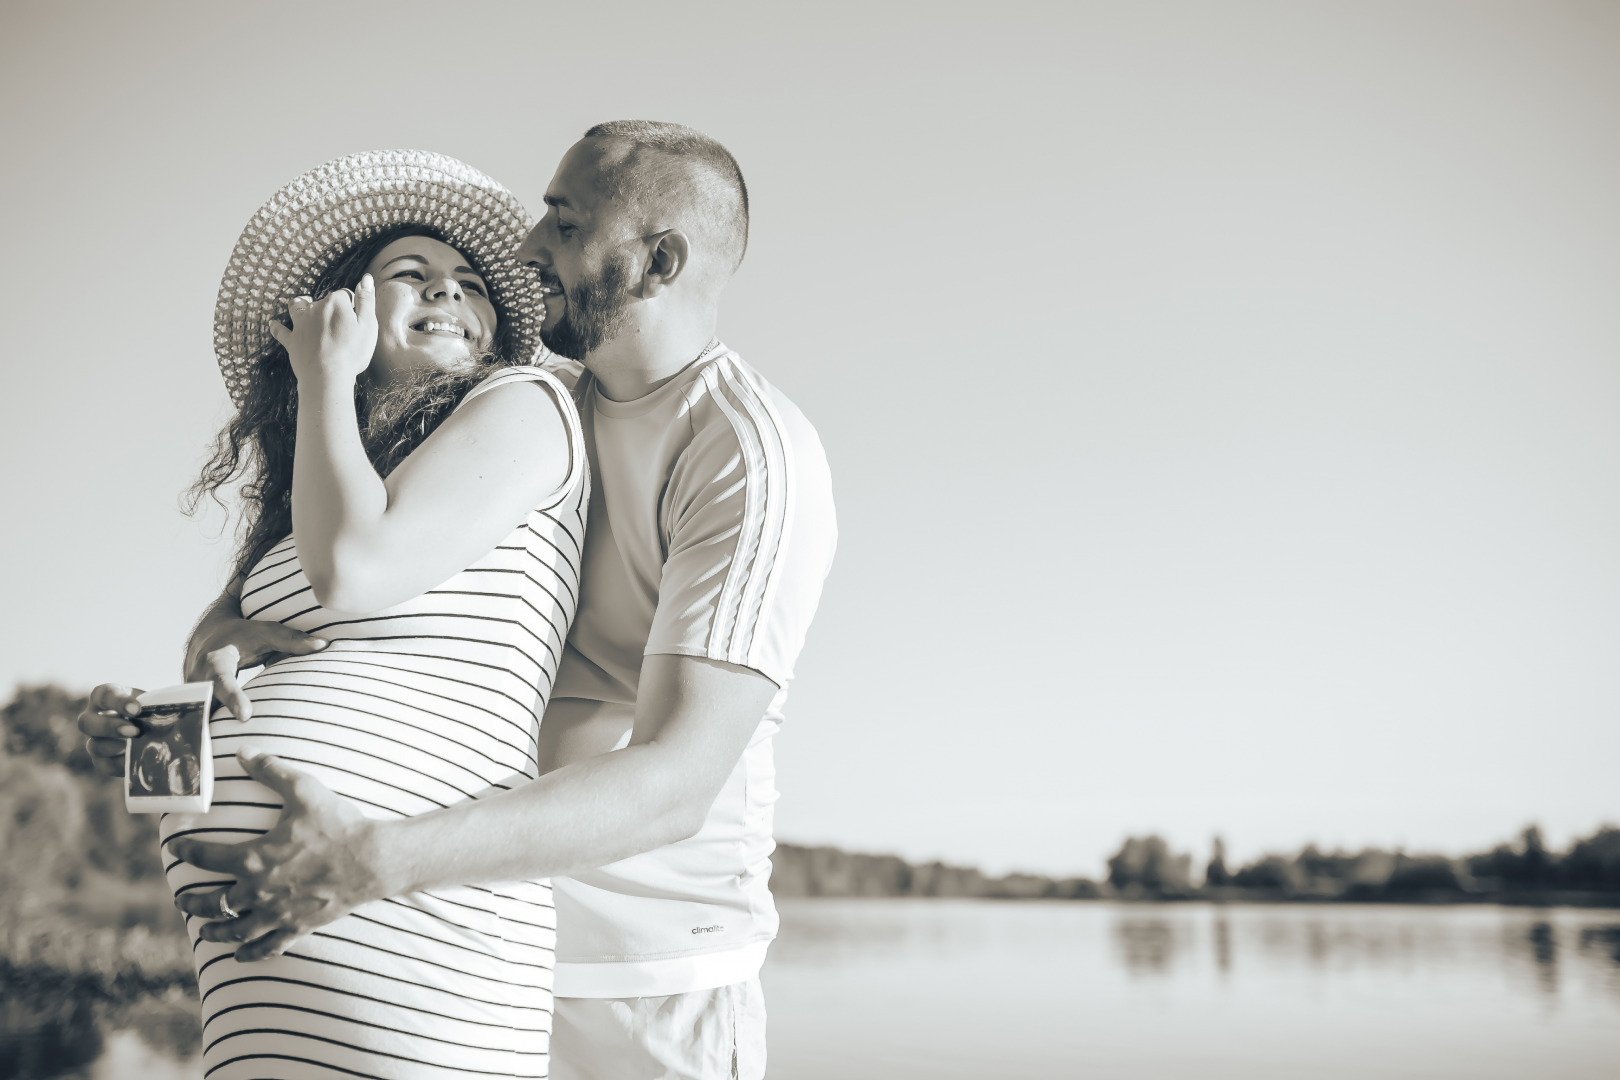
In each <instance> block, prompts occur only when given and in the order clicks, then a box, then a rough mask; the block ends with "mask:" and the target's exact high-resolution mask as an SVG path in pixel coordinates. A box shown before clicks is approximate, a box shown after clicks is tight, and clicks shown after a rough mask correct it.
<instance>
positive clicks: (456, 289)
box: [423, 278, 462, 300]
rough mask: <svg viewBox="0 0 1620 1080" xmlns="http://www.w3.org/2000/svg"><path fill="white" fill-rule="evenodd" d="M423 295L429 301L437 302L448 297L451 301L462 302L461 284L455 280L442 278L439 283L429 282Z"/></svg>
mask: <svg viewBox="0 0 1620 1080" xmlns="http://www.w3.org/2000/svg"><path fill="white" fill-rule="evenodd" d="M423 294H424V295H425V296H426V297H427V298H428V299H429V300H437V299H439V297H441V296H443V297H448V298H449V299H451V300H460V299H461V298H462V296H461V283H460V282H459V281H457V280H456V279H455V278H440V279H439V280H437V281H430V282H428V284H427V288H426V289H424V290H423Z"/></svg>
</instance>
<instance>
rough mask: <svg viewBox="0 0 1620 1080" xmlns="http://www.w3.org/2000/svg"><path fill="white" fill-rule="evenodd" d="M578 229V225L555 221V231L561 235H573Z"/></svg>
mask: <svg viewBox="0 0 1620 1080" xmlns="http://www.w3.org/2000/svg"><path fill="white" fill-rule="evenodd" d="M578 231H579V226H577V225H570V224H568V222H566V221H559V222H557V232H558V233H559V234H560V235H562V236H573V235H574V234H575V233H577V232H578Z"/></svg>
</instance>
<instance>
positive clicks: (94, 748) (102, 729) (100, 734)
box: [79, 683, 141, 776]
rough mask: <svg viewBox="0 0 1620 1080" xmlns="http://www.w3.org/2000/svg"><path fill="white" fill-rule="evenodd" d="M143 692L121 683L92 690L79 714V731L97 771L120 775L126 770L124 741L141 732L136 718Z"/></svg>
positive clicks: (106, 684) (109, 684) (104, 685)
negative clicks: (136, 696) (139, 696)
mask: <svg viewBox="0 0 1620 1080" xmlns="http://www.w3.org/2000/svg"><path fill="white" fill-rule="evenodd" d="M138 693H139V691H138V690H135V689H134V688H132V687H128V686H121V685H119V684H117V683H102V684H101V685H100V686H98V687H96V688H95V689H94V690H92V691H90V700H89V701H88V702H86V703H85V707H84V711H83V712H81V713H80V714H79V730H80V731H82V732H83V733H84V735H85V740H84V747H85V749H86V750H87V751H89V753H90V762H91V764H92V765H94V766H95V768H96V771H97V772H99V773H102V774H103V775H106V776H119V775H122V773H123V771H124V748H125V743H124V740H126V739H132V738H134V737H135V736H137V735H139V734H140V733H141V729H140V725H138V724H137V723H135V721H134V720H133V719H132V717H134V716H135V715H136V714H137V713H139V712H140V711H141V705H140V702H138V701H136V700H135V695H136V694H138Z"/></svg>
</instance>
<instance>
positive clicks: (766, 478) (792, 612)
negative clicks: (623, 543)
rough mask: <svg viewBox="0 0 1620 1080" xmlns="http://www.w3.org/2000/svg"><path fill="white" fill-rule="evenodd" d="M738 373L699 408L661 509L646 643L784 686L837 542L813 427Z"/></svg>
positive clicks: (718, 383)
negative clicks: (661, 548) (658, 570)
mask: <svg viewBox="0 0 1620 1080" xmlns="http://www.w3.org/2000/svg"><path fill="white" fill-rule="evenodd" d="M772 398H773V396H772V395H770V392H769V390H767V389H765V388H763V387H761V386H759V385H758V384H756V383H754V382H753V381H752V380H749V379H747V378H746V376H741V375H740V373H733V374H732V376H731V377H729V378H726V377H720V378H718V379H717V380H716V385H715V386H713V387H712V389H711V392H710V394H709V395H708V396H707V397H706V398H705V399H704V400H703V401H701V402H700V403H698V404H697V405H696V406H695V407H694V409H693V411H692V414H691V419H692V424H693V438H692V442H691V443H690V444H689V445H688V447H687V448H686V450H685V451H684V452H683V453H682V454H681V456H680V458H679V459H678V460H677V462H676V465H675V469H674V471H673V473H672V474H671V476H670V483H669V487H668V489H667V490H666V492H665V497H664V500H663V505H662V507H661V511H660V517H661V521H660V525H661V528H662V532H663V534H664V536H665V537H666V542H667V544H668V554H667V555H666V557H665V561H664V572H663V577H662V579H661V580H660V583H659V589H658V610H657V612H656V614H655V615H654V616H653V624H652V632H651V634H650V635H649V636H648V639H647V648H646V652H647V653H648V654H657V653H674V654H678V655H683V656H702V657H707V658H709V659H711V660H719V661H723V662H725V663H730V664H736V665H738V666H741V667H746V668H751V669H753V670H754V671H757V672H759V673H760V674H761V675H764V676H765V677H766V678H768V679H770V680H771V681H772V682H774V683H775V684H776V685H777V686H778V687H782V688H786V687H787V685H788V683H789V682H790V681H792V678H793V667H794V664H795V663H796V662H797V661H798V658H799V652H800V650H802V649H803V648H804V639H805V635H806V633H807V632H808V630H809V628H810V620H811V619H812V618H813V617H814V615H815V612H816V605H817V603H819V601H820V599H821V587H822V583H823V582H824V581H825V580H826V577H827V572H828V570H829V569H830V568H831V566H832V556H833V549H834V547H835V546H836V543H837V535H838V530H837V523H836V520H835V518H834V513H833V502H832V481H831V477H830V476H829V474H828V470H827V459H826V455H825V454H824V452H823V451H822V447H821V441H820V439H818V438H817V437H816V433H815V429H814V428H812V427H811V426H810V423H809V421H807V420H806V419H805V418H804V416H803V415H802V414H800V413H799V412H798V410H797V409H795V408H794V407H793V406H792V405H791V403H789V402H787V401H785V400H783V399H780V398H776V399H775V400H773V399H772Z"/></svg>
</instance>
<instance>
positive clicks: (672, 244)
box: [641, 229, 692, 297]
mask: <svg viewBox="0 0 1620 1080" xmlns="http://www.w3.org/2000/svg"><path fill="white" fill-rule="evenodd" d="M649 256H650V257H649V258H648V259H647V272H646V273H645V274H643V275H642V278H641V288H642V293H641V294H642V296H644V297H653V296H657V295H658V294H659V293H661V292H663V291H664V290H665V289H667V288H669V287H670V286H671V285H673V284H675V282H676V281H677V280H679V278H680V276H681V274H683V273H685V271H686V264H687V261H688V260H690V259H691V257H692V245H691V243H690V242H689V241H688V240H687V239H686V234H685V233H683V232H681V230H679V229H669V230H667V231H665V232H661V233H659V234H658V235H657V236H655V237H654V238H653V245H652V251H651V252H650V253H649Z"/></svg>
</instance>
